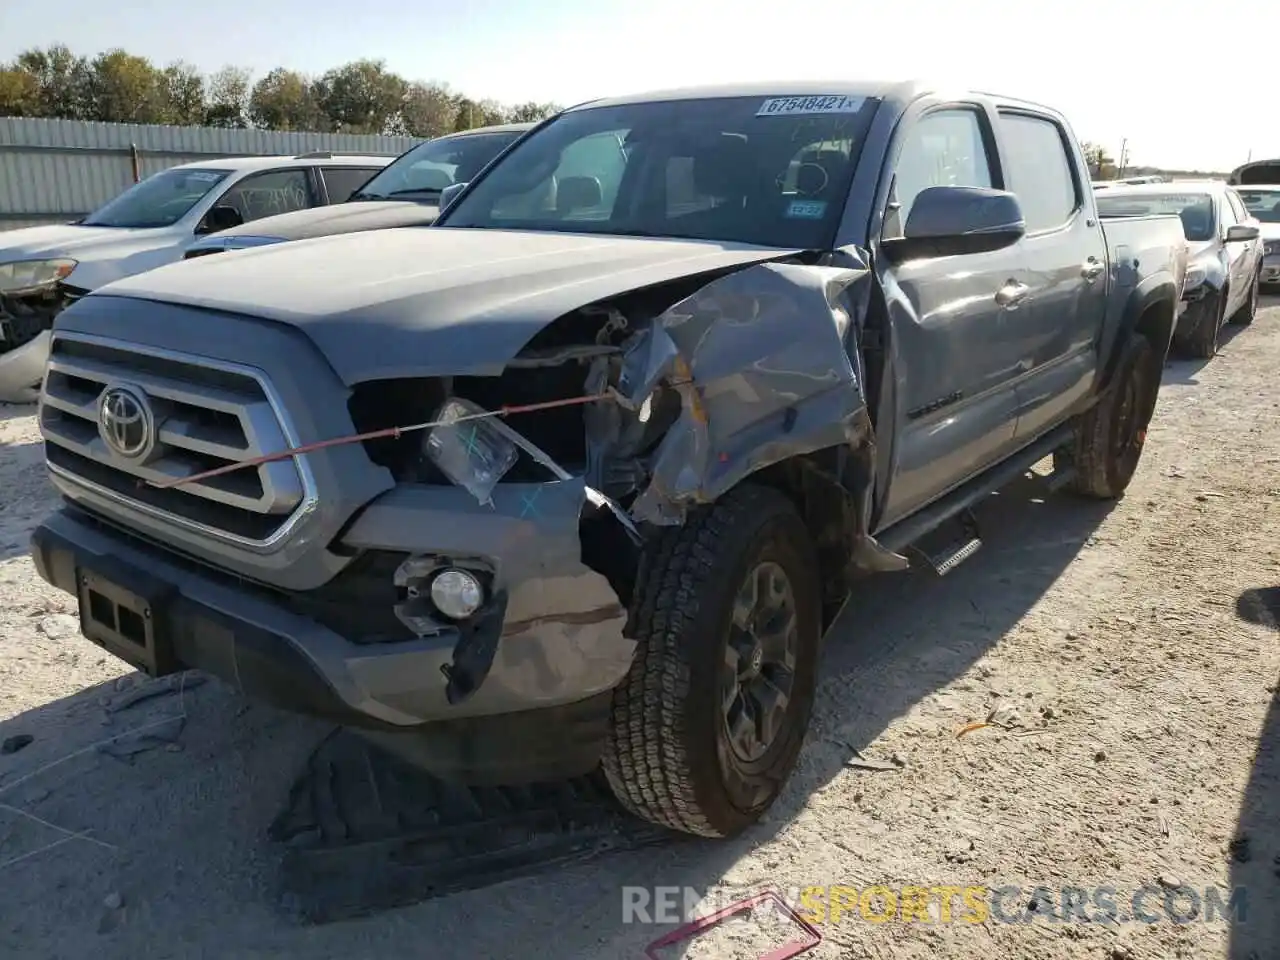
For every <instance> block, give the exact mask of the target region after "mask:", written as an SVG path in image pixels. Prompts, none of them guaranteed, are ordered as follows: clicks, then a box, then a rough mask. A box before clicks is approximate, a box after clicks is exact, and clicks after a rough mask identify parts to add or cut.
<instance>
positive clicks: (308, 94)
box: [249, 67, 328, 131]
mask: <svg viewBox="0 0 1280 960" xmlns="http://www.w3.org/2000/svg"><path fill="white" fill-rule="evenodd" d="M249 119H250V120H252V121H253V125H254V126H255V127H263V128H265V129H267V130H306V131H322V130H325V129H327V127H328V124H327V122H326V118H325V117H324V111H322V110H321V109H320V104H319V102H318V101H317V99H316V93H315V89H314V85H313V84H312V82H311V81H310V80H309V79H308V78H307V77H305V76H303V75H302V74H300V73H297V72H295V71H293V70H286V69H284V68H283V67H277V68H276V69H274V70H272V71H271V72H270V73H268V74H267V75H266V76H265V77H263V78H262V79H261V80H259V81H258V82H257V83H255V84H254V85H253V92H252V93H251V94H250V96H249Z"/></svg>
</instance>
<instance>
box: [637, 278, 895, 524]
mask: <svg viewBox="0 0 1280 960" xmlns="http://www.w3.org/2000/svg"><path fill="white" fill-rule="evenodd" d="M860 282H862V283H865V282H870V274H869V271H867V270H865V269H847V268H836V267H818V266H805V265H799V264H784V263H766V264H760V265H757V266H754V267H750V268H748V269H746V270H742V271H740V272H737V273H733V274H730V275H729V276H726V277H722V278H720V279H718V280H715V281H713V282H712V283H709V284H708V285H707V286H705V287H703V288H702V289H701V290H699V291H697V292H696V293H694V294H693V295H691V296H689V297H687V298H685V299H684V300H682V301H680V302H679V303H677V304H675V305H674V306H672V307H671V308H670V309H668V310H667V311H666V312H664V313H663V314H662V315H661V316H659V317H658V318H657V320H656V321H655V322H654V323H653V324H652V325H651V326H650V327H648V328H647V329H645V330H644V331H642V332H641V333H639V334H637V335H636V336H634V337H633V338H632V339H631V341H630V342H629V343H628V345H627V349H626V352H625V354H624V358H623V366H622V371H621V374H620V377H619V382H618V385H617V388H616V389H617V394H618V400H619V402H620V403H621V404H622V405H623V406H624V407H627V408H629V409H632V410H639V409H640V408H641V407H642V405H643V404H644V402H645V400H646V398H648V397H649V396H650V395H651V394H652V393H653V391H654V389H655V388H656V387H657V385H658V384H659V383H660V382H663V381H665V382H666V383H668V384H669V385H670V386H672V387H673V388H675V389H676V390H677V391H678V392H679V393H680V396H681V399H682V404H681V411H680V415H679V417H678V419H677V420H676V422H675V423H674V424H673V425H672V426H671V428H670V429H669V430H668V431H667V434H666V436H665V437H664V438H663V440H662V442H661V443H660V444H659V446H658V448H657V450H656V452H655V455H654V457H653V460H652V463H651V470H650V478H649V482H648V485H647V486H646V487H645V488H644V489H643V490H642V491H641V492H640V495H639V496H638V497H637V499H636V500H635V502H634V503H633V504H632V507H631V512H632V514H633V515H634V516H635V517H636V518H637V519H639V520H643V521H646V522H649V523H655V524H664V525H669V524H675V523H680V522H682V520H683V518H684V515H685V511H686V510H687V508H688V507H689V506H690V505H693V504H697V503H708V502H711V501H714V500H716V499H717V498H719V497H720V496H722V495H723V494H724V493H725V492H726V491H728V490H729V489H730V488H732V487H733V486H734V485H736V484H737V483H739V482H740V481H741V480H742V479H743V478H745V477H747V476H749V475H750V474H752V473H755V472H756V471H758V470H760V469H762V468H764V467H767V466H770V465H772V464H775V463H779V462H781V461H783V460H786V459H789V458H791V457H795V456H799V455H802V454H806V453H812V452H814V451H817V450H823V449H826V448H829V447H837V446H845V447H847V448H850V449H856V448H858V447H860V446H863V445H865V444H869V443H870V442H871V434H872V430H871V422H870V418H869V416H868V413H867V405H866V401H865V399H864V397H863V394H862V389H861V385H860V384H859V382H858V377H857V374H856V373H855V371H854V367H853V363H852V362H851V360H850V355H851V349H853V347H852V346H851V345H852V344H853V343H854V341H855V337H854V336H853V331H851V330H850V329H849V326H850V323H851V318H850V315H849V312H848V311H847V310H846V309H845V307H844V306H843V305H842V303H843V302H847V300H846V297H847V295H848V293H849V292H850V287H851V286H852V285H854V284H857V283H860Z"/></svg>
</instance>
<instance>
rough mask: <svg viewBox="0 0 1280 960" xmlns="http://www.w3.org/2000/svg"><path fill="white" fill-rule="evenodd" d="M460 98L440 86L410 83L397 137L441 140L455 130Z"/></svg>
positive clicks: (401, 112) (402, 107)
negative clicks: (441, 137)
mask: <svg viewBox="0 0 1280 960" xmlns="http://www.w3.org/2000/svg"><path fill="white" fill-rule="evenodd" d="M457 117H458V98H457V97H456V96H455V95H454V94H453V93H452V92H450V90H449V88H448V87H445V86H443V85H441V84H434V83H431V84H427V83H411V84H409V87H408V89H407V90H406V91H405V95H404V100H403V101H402V102H401V104H400V122H399V124H397V125H396V126H397V128H396V130H395V132H396V133H399V134H402V135H405V136H410V137H424V138H430V137H439V136H443V135H444V134H446V133H451V132H453V130H454V129H455V121H456V120H457Z"/></svg>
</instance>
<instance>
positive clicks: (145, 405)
mask: <svg viewBox="0 0 1280 960" xmlns="http://www.w3.org/2000/svg"><path fill="white" fill-rule="evenodd" d="M98 435H99V436H100V437H102V442H103V443H105V444H106V445H107V448H108V449H109V450H110V451H111V452H112V453H114V454H117V455H118V456H121V457H126V458H128V459H130V460H140V459H142V458H143V457H145V456H146V455H147V454H148V453H150V452H151V448H152V447H154V446H155V442H156V437H155V418H154V417H153V415H152V413H151V404H150V403H149V402H148V400H147V395H146V394H145V393H143V392H142V391H141V390H139V389H138V388H137V387H130V386H124V385H120V386H112V387H108V388H107V389H106V390H104V391H103V393H102V399H101V400H99V401H98Z"/></svg>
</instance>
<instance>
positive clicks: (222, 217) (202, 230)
mask: <svg viewBox="0 0 1280 960" xmlns="http://www.w3.org/2000/svg"><path fill="white" fill-rule="evenodd" d="M243 223H244V217H242V216H240V211H239V210H237V209H236V208H235V207H228V206H216V207H214V208H213V209H212V210H210V211H209V212H208V213H206V214H205V215H204V219H203V220H201V221H200V223H199V224H198V225H197V226H196V234H197V235H203V234H207V233H218V232H219V231H220V230H230V229H231V228H232V227H238V226H241V225H242V224H243Z"/></svg>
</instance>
